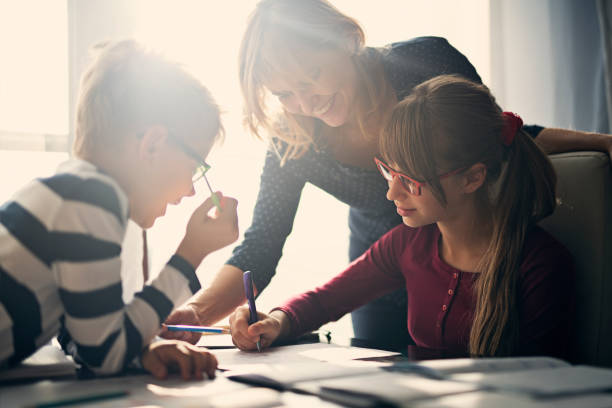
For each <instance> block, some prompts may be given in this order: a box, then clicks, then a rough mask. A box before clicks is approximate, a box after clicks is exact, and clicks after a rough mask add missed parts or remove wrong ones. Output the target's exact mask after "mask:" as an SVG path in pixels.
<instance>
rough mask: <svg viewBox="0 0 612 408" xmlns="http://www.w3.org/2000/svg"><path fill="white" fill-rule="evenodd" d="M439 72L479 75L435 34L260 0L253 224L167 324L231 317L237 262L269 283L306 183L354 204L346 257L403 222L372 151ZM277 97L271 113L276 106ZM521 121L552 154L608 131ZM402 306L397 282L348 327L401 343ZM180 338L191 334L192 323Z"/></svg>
mask: <svg viewBox="0 0 612 408" xmlns="http://www.w3.org/2000/svg"><path fill="white" fill-rule="evenodd" d="M441 74H459V75H461V76H463V77H465V78H468V79H470V80H473V81H475V82H481V81H480V77H479V76H478V73H477V72H476V70H475V69H474V67H473V66H472V65H471V64H470V62H469V61H468V60H467V59H466V58H465V56H463V55H462V54H461V53H459V52H458V51H457V50H456V49H454V48H453V47H452V46H451V45H450V44H449V43H448V42H447V41H446V40H444V39H442V38H437V37H421V38H416V39H413V40H410V41H405V42H400V43H394V44H392V45H390V46H388V47H385V48H382V49H375V48H370V47H366V46H365V39H364V33H363V31H362V29H361V27H360V26H359V25H358V23H357V22H356V21H355V20H353V19H352V18H350V17H348V16H346V15H344V14H342V13H341V12H340V11H338V10H337V9H336V8H334V7H333V6H332V5H331V4H330V3H328V2H327V1H325V0H263V1H261V2H260V3H259V4H258V5H257V7H256V9H255V11H254V13H253V14H252V16H251V18H250V20H249V23H248V26H247V30H246V32H245V34H244V36H243V42H242V47H241V50H240V82H241V87H242V92H243V95H244V99H245V104H246V107H245V111H246V117H245V119H246V124H247V125H248V127H249V128H250V129H251V131H252V132H253V133H254V134H256V135H258V136H259V137H261V138H266V139H267V140H268V141H269V146H270V148H269V151H268V152H267V156H266V162H265V167H264V170H263V174H262V177H261V186H260V193H259V196H258V199H257V203H256V206H255V211H254V215H253V223H252V225H251V227H250V228H249V229H248V230H247V231H246V232H245V235H244V241H243V242H242V244H241V245H239V246H238V247H237V248H236V249H235V250H234V253H233V256H232V257H231V258H230V259H229V260H228V262H227V264H226V265H224V266H223V267H222V268H221V270H220V271H219V273H218V274H217V276H216V278H215V280H214V281H213V282H212V284H211V285H210V286H209V287H208V288H207V289H205V290H203V291H202V292H200V293H199V294H198V295H196V297H194V298H193V299H192V301H191V302H190V303H189V304H187V305H185V306H184V307H182V308H180V309H178V310H177V311H175V312H174V313H173V314H172V315H171V316H170V317H169V319H168V321H167V322H168V323H191V324H212V323H214V322H216V321H218V320H220V319H221V318H223V317H225V316H227V315H228V314H229V313H231V312H232V311H233V310H234V308H235V307H236V306H238V305H240V304H242V303H243V302H244V300H245V299H244V293H243V289H242V271H244V270H247V269H248V270H251V271H252V272H253V276H254V282H255V286H256V288H257V290H258V291H259V292H261V291H262V290H264V288H265V287H266V286H267V284H268V283H269V282H270V280H271V278H272V276H273V275H274V273H275V270H276V266H277V264H278V261H279V259H280V257H281V253H282V248H283V245H284V243H285V239H286V237H287V235H288V234H289V233H290V232H291V228H292V224H293V219H294V216H295V213H296V209H297V207H298V204H299V200H300V193H301V191H302V188H303V186H304V185H305V183H307V182H309V183H312V184H314V185H316V186H318V187H320V188H321V189H323V190H325V191H326V192H328V193H329V194H331V195H333V196H334V197H336V198H338V199H339V200H341V201H342V202H344V203H346V204H348V205H349V206H350V215H349V227H350V245H349V259H350V260H354V259H355V258H357V257H358V256H359V255H361V254H362V253H363V252H364V251H365V250H366V249H367V248H368V247H369V246H370V245H371V244H372V243H373V242H375V241H376V240H377V239H378V238H379V237H381V236H382V235H383V234H384V233H386V232H387V231H389V230H390V229H391V228H393V227H395V226H396V225H398V224H399V223H401V217H399V216H398V215H397V213H396V210H395V207H394V206H393V204H392V203H390V202H388V201H387V200H386V199H385V197H384V194H385V191H386V188H387V186H386V184H385V182H384V180H381V179H380V177H379V175H378V173H377V171H376V169H375V168H374V164H373V163H374V162H373V160H372V158H373V157H374V156H376V155H377V154H378V152H379V151H378V138H379V134H380V131H381V128H382V126H383V125H382V124H383V123H384V120H385V117H386V116H387V115H388V113H389V112H390V110H391V109H392V107H393V106H394V105H395V104H396V103H397V101H399V100H401V99H402V98H404V97H405V96H406V95H408V94H409V93H410V92H411V91H412V89H413V88H414V87H415V86H416V85H418V84H420V83H421V82H423V81H425V80H427V79H430V78H432V77H435V76H437V75H441ZM275 99H276V100H275ZM276 102H278V103H277V104H280V108H281V109H280V111H281V112H280V114H278V115H274V113H273V112H274V109H272V107H271V104H273V103H276ZM525 130H526V131H527V132H528V133H529V134H530V135H531V136H532V137H536V136H537V138H536V139H535V140H536V141H537V142H538V144H540V145H541V146H543V147H545V150H546V151H548V152H555V151H560V150H570V149H596V150H606V151H608V150H609V149H610V147H609V146H610V145H612V143H611V140H612V139H611V138H610V137H609V136H608V135H597V134H583V133H579V132H571V131H564V130H560V129H544V130H542V128H540V127H537V126H532V127H525ZM405 305H406V299H405V295H404V293H402V292H401V291H400V292H397V293H394V294H389V295H386V296H385V297H383V298H381V299H379V300H376V301H374V302H372V303H370V304H369V305H367V306H364V307H363V308H361V309H359V310H357V311H355V312H353V314H352V318H353V328H354V331H355V336H356V337H357V338H361V339H365V340H367V341H368V345H370V346H378V347H384V348H390V349H395V348H396V347H397V346H399V345H403V344H406V342H408V341H409V339H408V334H407V332H406V331H405V328H404V327H405V325H404V324H403V323H404V322H405V321H406V307H405ZM381 314H384V315H385V316H386V318H385V319H380V318H379V316H380V315H381ZM164 335H165V336H167V337H172V335H171V334H170V335H169V334H168V333H165V334H164ZM179 338H182V339H185V340H189V341H192V342H194V341H197V336H194V335H193V334H190V333H187V332H184V333H181V334H179ZM389 339H397V341H392V342H390V341H389Z"/></svg>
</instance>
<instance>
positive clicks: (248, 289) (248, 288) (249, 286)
mask: <svg viewBox="0 0 612 408" xmlns="http://www.w3.org/2000/svg"><path fill="white" fill-rule="evenodd" d="M242 281H243V282H244V295H245V296H246V298H247V301H248V302H249V312H250V316H249V325H251V324H253V323H256V322H257V320H259V319H258V318H257V308H256V307H255V294H254V293H253V279H252V278H251V271H246V272H245V273H244V274H243V275H242ZM255 344H256V345H257V351H259V352H261V341H260V340H257V343H255Z"/></svg>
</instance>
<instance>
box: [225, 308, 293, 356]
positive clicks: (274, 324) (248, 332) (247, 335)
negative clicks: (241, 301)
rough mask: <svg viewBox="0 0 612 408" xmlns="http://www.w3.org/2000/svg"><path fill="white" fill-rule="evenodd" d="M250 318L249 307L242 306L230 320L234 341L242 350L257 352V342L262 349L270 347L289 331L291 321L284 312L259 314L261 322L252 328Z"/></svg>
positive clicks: (254, 324)
mask: <svg viewBox="0 0 612 408" xmlns="http://www.w3.org/2000/svg"><path fill="white" fill-rule="evenodd" d="M249 316H250V312H249V308H248V306H241V307H239V308H237V309H236V311H235V312H234V313H233V314H232V315H231V316H230V318H229V323H230V331H231V332H232V341H233V342H234V344H235V345H236V347H238V348H239V349H241V350H256V349H257V345H256V344H255V343H256V342H257V340H260V341H261V347H262V348H266V347H270V345H271V344H272V343H273V342H274V341H275V340H276V339H277V338H279V337H281V335H286V333H287V332H288V331H289V319H288V318H287V316H286V315H285V314H284V313H283V312H280V311H274V312H272V314H270V315H268V314H265V313H261V312H258V313H257V317H258V318H259V321H257V322H256V323H253V324H252V325H250V326H249Z"/></svg>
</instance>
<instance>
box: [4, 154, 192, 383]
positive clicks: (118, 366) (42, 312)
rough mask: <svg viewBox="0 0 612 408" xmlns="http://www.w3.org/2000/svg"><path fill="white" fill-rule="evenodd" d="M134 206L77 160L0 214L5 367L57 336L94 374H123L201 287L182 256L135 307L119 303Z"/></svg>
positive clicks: (17, 197) (29, 189) (25, 190)
mask: <svg viewBox="0 0 612 408" xmlns="http://www.w3.org/2000/svg"><path fill="white" fill-rule="evenodd" d="M128 212H129V205H128V198H127V196H126V194H125V193H124V192H123V191H122V189H121V188H120V187H119V185H118V184H117V183H116V182H115V181H114V180H113V179H112V178H110V177H109V176H108V175H106V174H104V173H102V172H101V171H99V170H98V169H96V167H95V166H93V165H92V164H91V163H88V162H85V161H80V160H71V161H68V162H66V163H64V164H62V165H61V166H60V167H59V169H58V172H57V174H55V175H54V176H52V177H49V178H46V179H37V180H34V181H32V182H31V183H30V184H28V185H26V186H25V187H24V188H23V189H22V190H20V191H19V192H17V193H16V194H15V195H14V197H13V198H12V199H11V200H9V201H8V202H7V203H5V204H4V205H2V206H1V207H0V367H2V366H12V365H14V364H17V363H18V362H20V361H21V360H23V359H24V358H26V357H27V356H29V355H30V354H32V353H33V352H34V351H36V349H38V348H39V347H41V346H42V345H44V344H45V343H47V342H48V341H49V340H50V339H51V338H52V337H54V336H56V335H57V334H58V333H59V332H60V331H61V332H62V333H63V337H64V339H66V337H68V338H69V340H70V344H71V345H72V347H69V348H68V349H70V350H74V353H75V358H76V359H78V361H80V362H82V363H84V364H85V365H86V366H87V367H89V368H90V369H91V370H92V371H94V372H96V373H99V374H110V373H115V372H118V371H121V370H122V369H123V368H124V367H125V366H126V365H127V364H129V363H130V362H132V361H133V360H134V358H135V357H138V356H139V355H140V351H141V350H142V348H143V347H144V346H145V345H146V344H148V343H149V342H150V341H151V339H152V338H153V337H154V336H155V335H156V333H157V332H158V331H159V328H160V324H161V323H162V322H163V321H164V320H165V319H166V317H167V316H168V314H169V313H170V312H171V311H172V309H173V308H174V307H175V306H177V305H179V304H181V303H182V302H184V301H185V300H187V298H188V297H189V296H191V295H192V294H193V293H195V292H196V291H197V290H198V289H199V288H200V284H199V282H198V279H197V277H196V274H195V271H194V268H193V267H192V266H191V265H190V264H189V263H188V262H187V261H185V260H184V259H183V258H181V257H179V256H177V255H175V256H173V257H172V258H171V259H170V261H169V262H168V263H167V264H166V266H165V267H164V268H163V270H162V271H161V272H160V274H159V275H158V277H157V278H156V279H155V280H153V281H152V282H151V283H150V284H149V285H146V286H144V288H143V289H142V291H140V292H138V293H136V294H135V296H134V298H133V299H132V301H131V302H130V303H128V304H125V303H124V302H123V300H122V296H121V295H122V284H121V276H120V274H121V259H120V254H121V243H122V242H123V238H124V235H125V231H126V227H127V221H128Z"/></svg>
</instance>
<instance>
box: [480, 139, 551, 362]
mask: <svg viewBox="0 0 612 408" xmlns="http://www.w3.org/2000/svg"><path fill="white" fill-rule="evenodd" d="M508 150H509V151H508V160H507V164H506V169H505V171H504V172H503V173H502V176H501V177H502V179H501V180H500V185H499V192H498V196H497V199H496V200H495V205H494V207H493V234H492V239H491V243H490V244H489V247H488V248H487V250H486V252H485V255H484V257H483V260H482V262H481V265H480V268H479V270H481V271H482V273H481V274H480V276H479V277H478V280H477V281H476V287H475V290H476V308H475V314H474V323H473V325H472V330H471V332H470V342H469V349H470V354H471V355H474V356H507V355H511V354H512V353H513V352H514V351H515V349H516V346H517V340H518V334H519V333H518V331H519V322H518V308H517V300H518V299H517V297H518V296H517V291H518V288H517V282H518V278H519V277H518V273H519V265H520V260H521V253H522V250H523V244H524V242H525V236H526V235H527V232H528V230H529V228H530V227H531V226H532V225H533V224H534V223H536V222H537V221H539V220H540V219H542V218H544V217H546V216H547V215H550V214H551V213H552V212H553V210H554V208H555V184H556V175H555V171H554V169H553V167H552V165H551V163H550V161H549V160H548V157H547V156H546V155H545V154H544V152H542V151H541V150H540V148H539V147H538V146H537V145H536V144H535V143H534V141H533V140H532V138H531V137H530V136H529V135H528V134H526V133H525V131H524V130H522V129H519V130H518V131H517V133H516V135H515V137H514V141H513V142H512V144H511V145H510V146H509V147H508Z"/></svg>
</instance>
